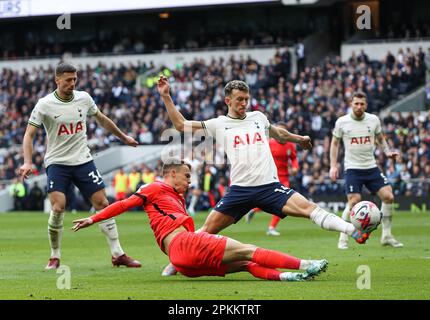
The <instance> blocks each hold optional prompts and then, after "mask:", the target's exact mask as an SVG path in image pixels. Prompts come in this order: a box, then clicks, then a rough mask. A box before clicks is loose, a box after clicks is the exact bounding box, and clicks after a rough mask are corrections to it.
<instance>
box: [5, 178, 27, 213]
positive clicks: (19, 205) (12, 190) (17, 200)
mask: <svg viewBox="0 0 430 320" xmlns="http://www.w3.org/2000/svg"><path fill="white" fill-rule="evenodd" d="M9 194H10V195H11V196H12V197H13V205H14V210H15V211H21V210H24V208H25V195H26V190H25V186H24V183H22V181H21V180H20V179H18V178H14V179H13V182H12V184H11V185H10V187H9Z"/></svg>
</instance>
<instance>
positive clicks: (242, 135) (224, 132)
mask: <svg viewBox="0 0 430 320" xmlns="http://www.w3.org/2000/svg"><path fill="white" fill-rule="evenodd" d="M202 124H203V127H204V129H205V131H206V134H208V135H209V136H211V137H214V138H215V139H216V141H217V143H218V144H220V145H221V146H222V148H223V149H224V151H225V153H226V154H227V158H228V160H229V162H230V164H231V174H230V180H231V185H236V186H242V187H251V186H259V185H264V184H268V183H273V182H278V181H279V179H278V173H277V170H276V166H275V161H274V160H273V157H272V153H271V152H270V147H269V142H268V129H269V126H270V123H269V120H267V117H266V116H265V115H264V114H263V113H261V112H260V111H254V112H247V113H246V117H245V118H244V119H242V120H241V119H234V118H230V117H228V116H220V117H218V118H214V119H210V120H207V121H203V122H202Z"/></svg>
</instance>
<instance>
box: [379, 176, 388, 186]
mask: <svg viewBox="0 0 430 320" xmlns="http://www.w3.org/2000/svg"><path fill="white" fill-rule="evenodd" d="M381 177H382V179H384V183H385V184H388V179H387V177H386V176H385V175H384V174H383V173H381Z"/></svg>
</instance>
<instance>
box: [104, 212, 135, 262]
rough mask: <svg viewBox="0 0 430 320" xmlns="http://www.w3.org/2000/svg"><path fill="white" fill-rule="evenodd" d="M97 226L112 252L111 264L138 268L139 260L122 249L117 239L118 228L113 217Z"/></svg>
mask: <svg viewBox="0 0 430 320" xmlns="http://www.w3.org/2000/svg"><path fill="white" fill-rule="evenodd" d="M99 226H100V229H101V231H102V232H103V234H104V235H105V236H106V240H107V242H108V245H109V248H110V251H111V254H112V265H113V266H115V267H119V266H126V267H128V268H140V267H141V264H140V262H139V261H137V260H135V259H132V258H130V257H129V256H127V255H126V254H125V252H124V251H123V250H122V248H121V244H120V243H119V239H118V229H117V227H116V222H115V219H110V220H106V221H104V222H101V223H100V224H99Z"/></svg>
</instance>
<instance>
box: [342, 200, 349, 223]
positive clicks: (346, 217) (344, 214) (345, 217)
mask: <svg viewBox="0 0 430 320" xmlns="http://www.w3.org/2000/svg"><path fill="white" fill-rule="evenodd" d="M349 212H350V210H349V205H348V203H347V204H346V206H345V209H343V212H342V219H343V220H345V221H347V222H349V221H351V217H350V215H349Z"/></svg>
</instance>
